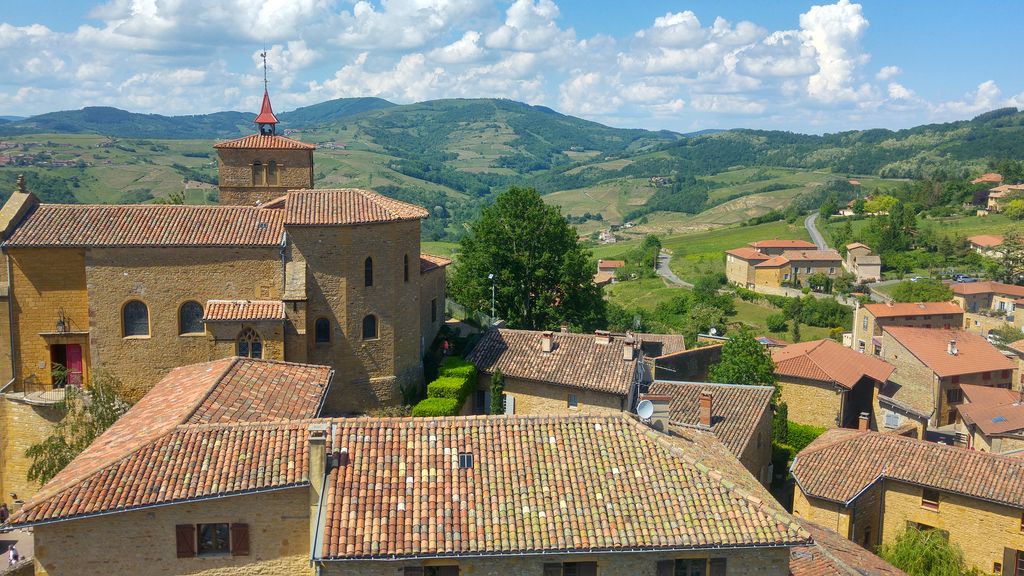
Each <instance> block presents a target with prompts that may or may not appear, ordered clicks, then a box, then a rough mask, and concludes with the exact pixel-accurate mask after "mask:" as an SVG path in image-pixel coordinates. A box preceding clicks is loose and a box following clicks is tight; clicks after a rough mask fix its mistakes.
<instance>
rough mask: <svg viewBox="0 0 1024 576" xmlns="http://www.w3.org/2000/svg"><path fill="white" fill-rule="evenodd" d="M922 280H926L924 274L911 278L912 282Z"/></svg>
mask: <svg viewBox="0 0 1024 576" xmlns="http://www.w3.org/2000/svg"><path fill="white" fill-rule="evenodd" d="M920 280H924V276H913V277H911V278H910V281H911V282H918V281H920Z"/></svg>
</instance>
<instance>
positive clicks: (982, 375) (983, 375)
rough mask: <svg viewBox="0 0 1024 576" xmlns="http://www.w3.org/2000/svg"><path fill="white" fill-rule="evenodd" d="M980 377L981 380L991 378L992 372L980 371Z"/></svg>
mask: <svg viewBox="0 0 1024 576" xmlns="http://www.w3.org/2000/svg"><path fill="white" fill-rule="evenodd" d="M981 379H982V380H991V379H992V373H991V372H982V373H981Z"/></svg>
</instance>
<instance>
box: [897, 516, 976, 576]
mask: <svg viewBox="0 0 1024 576" xmlns="http://www.w3.org/2000/svg"><path fill="white" fill-rule="evenodd" d="M878 555H879V556H881V557H882V559H884V560H885V561H887V562H889V563H890V564H892V565H893V566H895V567H897V568H899V569H900V570H903V571H904V572H906V573H907V574H910V576H961V575H962V574H967V573H968V571H967V570H966V566H965V565H964V553H963V550H961V549H960V547H959V546H957V545H955V544H950V543H949V541H948V540H947V538H946V536H945V535H944V534H943V533H942V532H940V531H938V530H918V529H917V528H914V527H910V526H908V527H907V529H906V531H905V532H903V533H901V534H900V535H898V536H897V537H896V539H895V540H893V541H892V542H890V543H888V544H884V545H883V546H882V547H881V548H879V550H878Z"/></svg>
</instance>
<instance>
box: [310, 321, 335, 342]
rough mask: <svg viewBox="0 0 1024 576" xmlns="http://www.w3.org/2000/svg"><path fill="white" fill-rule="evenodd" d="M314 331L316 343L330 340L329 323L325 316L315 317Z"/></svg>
mask: <svg viewBox="0 0 1024 576" xmlns="http://www.w3.org/2000/svg"><path fill="white" fill-rule="evenodd" d="M314 331H315V332H316V343H317V344H326V343H328V342H330V341H331V323H330V322H329V321H328V320H327V318H317V319H316V325H315V330H314Z"/></svg>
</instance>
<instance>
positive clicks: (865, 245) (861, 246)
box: [846, 242, 871, 250]
mask: <svg viewBox="0 0 1024 576" xmlns="http://www.w3.org/2000/svg"><path fill="white" fill-rule="evenodd" d="M854 248H867V249H868V250H871V247H870V246H868V245H867V244H862V243H860V242H853V243H851V244H847V245H846V249H847V250H853V249H854Z"/></svg>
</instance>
